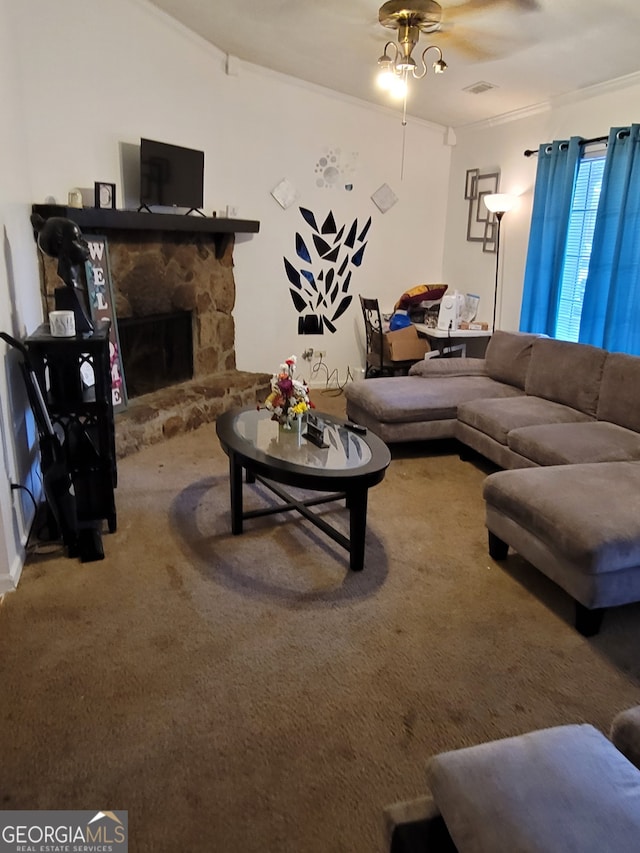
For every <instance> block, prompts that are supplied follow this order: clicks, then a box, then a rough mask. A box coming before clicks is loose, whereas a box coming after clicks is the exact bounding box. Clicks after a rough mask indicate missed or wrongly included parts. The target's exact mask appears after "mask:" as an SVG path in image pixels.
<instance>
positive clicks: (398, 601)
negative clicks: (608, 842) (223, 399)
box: [0, 393, 640, 853]
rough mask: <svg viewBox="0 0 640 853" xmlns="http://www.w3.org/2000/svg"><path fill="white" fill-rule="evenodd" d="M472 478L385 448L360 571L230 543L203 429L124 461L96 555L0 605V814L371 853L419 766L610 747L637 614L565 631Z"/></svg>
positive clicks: (280, 531) (442, 451) (166, 847)
mask: <svg viewBox="0 0 640 853" xmlns="http://www.w3.org/2000/svg"><path fill="white" fill-rule="evenodd" d="M314 397H315V399H316V400H317V402H318V406H319V408H325V409H328V410H336V409H339V408H340V407H341V406H342V405H343V398H341V397H340V398H335V397H330V398H327V399H326V400H322V395H319V394H318V393H316V394H315V395H314ZM485 475H486V471H485V470H483V468H482V467H481V466H480V465H479V464H472V463H468V462H467V463H463V462H461V461H460V460H459V458H458V456H457V455H456V454H455V448H451V447H446V446H445V447H443V446H437V447H435V446H433V445H430V446H424V447H420V448H407V449H404V450H403V451H399V450H395V451H394V459H393V462H392V464H391V467H390V469H389V471H388V473H387V477H386V479H385V480H384V481H383V483H381V484H380V485H379V486H377V487H375V488H374V489H373V490H372V491H371V492H370V498H369V528H368V539H367V555H366V567H365V570H364V572H362V573H361V574H353V573H350V572H349V571H348V568H347V555H346V553H345V552H343V551H342V550H341V549H340V548H339V547H338V546H336V545H334V544H333V543H332V542H330V540H327V539H326V538H324V537H323V536H322V534H321V533H320V532H319V531H317V530H315V528H311V527H310V526H309V525H308V524H307V523H305V522H304V521H302V520H296V518H295V517H294V516H292V515H287V516H284V515H276V516H272V517H270V518H269V517H268V518H262V519H258V520H255V521H253V522H249V523H247V530H246V532H245V534H244V535H243V536H240V537H233V536H231V534H230V532H229V503H228V478H227V460H226V457H225V456H224V454H223V453H222V452H221V450H220V448H219V446H218V442H217V439H216V435H215V429H214V427H213V425H207V426H204V427H201V428H200V429H198V430H197V431H195V432H193V433H190V434H187V435H183V436H179V437H176V438H174V439H171V440H170V441H167V442H165V443H164V444H161V445H156V446H153V447H150V448H147V449H144V450H142V451H141V452H139V453H138V454H136V455H134V456H131V457H129V458H126V459H124V460H122V461H121V462H120V463H119V487H118V490H117V504H118V530H117V532H116V533H115V534H113V535H105V536H104V547H105V552H106V559H105V560H104V561H102V562H96V563H87V564H84V565H83V564H81V563H79V562H77V561H76V560H70V559H66V558H64V557H62V556H60V555H59V554H56V553H53V554H51V553H49V554H47V553H43V554H40V555H34V556H33V557H32V558H31V560H30V562H29V564H28V565H27V566H26V568H25V571H24V573H23V578H22V581H21V583H20V586H19V589H18V591H17V592H15V593H12V594H10V595H8V596H7V597H6V598H5V600H4V603H3V605H2V607H1V608H0V638H1V643H2V663H1V664H0V683H1V685H2V692H1V697H2V698H1V700H0V755H1V758H0V796H1V797H2V803H3V808H5V809H32V808H35V809H44V808H58V809H70V808H84V809H96V810H97V809H127V810H128V812H129V827H130V835H131V844H130V849H131V850H133V851H149V853H151V851H153V853H162V851H175V852H176V853H179V852H180V853H181V851H187V850H189V851H191V850H202V851H216V853H333V851H335V853H338V851H340V853H375V852H376V851H381V850H383V849H384V846H383V837H384V836H383V821H382V810H383V807H384V806H385V805H386V804H388V803H391V802H393V801H395V800H398V799H404V798H408V797H412V796H415V795H419V794H421V793H422V791H423V767H424V764H425V761H426V759H427V757H428V756H429V755H430V754H432V753H434V752H436V751H439V750H443V749H450V748H454V747H459V746H463V745H468V744H471V743H476V742H478V741H482V740H486V739H490V738H496V737H503V736H507V735H513V734H517V733H520V732H524V731H527V730H529V729H532V728H537V727H543V726H550V725H556V724H560V723H567V722H575V721H589V722H591V723H593V724H595V725H596V726H598V727H599V728H602V729H606V728H607V727H608V725H609V723H610V721H611V719H612V717H613V715H614V714H615V713H616V712H617V711H619V710H621V709H622V708H625V707H629V706H631V705H634V704H638V703H640V658H639V656H638V648H639V647H640V606H637V605H633V606H629V607H624V608H620V609H618V610H616V611H610V612H609V613H608V614H607V615H606V617H605V622H604V626H603V629H602V632H601V634H600V635H599V636H598V637H596V638H593V639H591V640H587V639H585V638H583V637H581V636H580V635H578V634H577V633H576V632H575V631H574V629H573V628H572V627H571V619H572V612H573V611H572V607H571V603H570V601H569V600H568V598H567V597H566V596H565V595H564V594H563V593H561V592H560V591H559V590H557V589H556V588H555V587H554V586H553V585H552V584H551V583H550V582H548V581H546V580H545V579H544V578H543V577H541V576H540V575H539V574H538V573H536V572H535V570H533V569H531V568H530V567H529V566H527V565H526V564H525V563H524V562H523V561H521V560H519V559H518V558H517V557H514V556H512V557H510V558H509V560H508V562H507V564H505V565H504V566H498V565H497V564H495V563H493V562H492V561H491V560H490V559H489V558H488V556H487V549H486V531H485V529H484V525H483V503H482V500H481V484H482V480H483V478H484V476H485ZM270 499H271V498H270V497H269V496H268V495H262V494H261V490H260V489H259V487H258V488H256V489H255V491H254V492H253V494H252V496H251V497H250V498H249V499H248V500H250V501H251V502H252V503H255V504H256V505H258V504H259V502H260V501H262V500H270ZM324 512H327V513H329V514H330V516H331V518H332V519H335V520H336V521H337V522H340V521H341V520H342V519H343V518H344V512H343V511H342V510H341V509H339V508H337V507H336V506H334V505H330V506H328V507H325V508H324ZM42 550H45V549H42Z"/></svg>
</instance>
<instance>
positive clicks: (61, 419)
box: [24, 321, 118, 547]
mask: <svg viewBox="0 0 640 853" xmlns="http://www.w3.org/2000/svg"><path fill="white" fill-rule="evenodd" d="M109 325H110V324H109V321H106V322H102V323H101V324H100V325H99V326H98V327H97V328H96V329H95V330H94V331H93V332H91V333H88V334H85V335H75V336H74V337H69V338H59V337H53V336H52V335H51V333H50V330H49V324H48V323H44V324H43V325H41V326H39V327H38V329H36V331H35V332H34V333H33V334H31V335H29V336H28V337H27V338H26V339H25V341H24V345H25V347H26V348H27V350H28V352H29V360H30V363H31V365H32V367H33V369H34V371H35V374H36V376H37V379H38V384H39V385H40V388H41V390H42V394H43V397H44V400H45V403H46V406H47V409H48V411H49V417H50V418H51V422H52V424H53V427H54V430H55V432H56V433H57V434H58V437H59V438H60V440H61V442H62V446H63V449H64V453H65V458H66V462H67V466H68V469H69V473H70V475H71V479H72V482H73V487H74V492H75V498H76V507H77V515H78V525H79V526H80V527H83V526H85V527H86V526H88V525H94V526H96V527H98V526H99V523H100V522H102V521H103V520H106V522H107V525H108V529H109V532H110V533H113V532H114V531H115V530H116V526H117V517H116V505H115V495H114V489H115V488H116V486H117V477H118V475H117V464H116V447H115V426H114V419H113V405H112V400H111V371H110V364H109ZM98 535H99V533H98ZM100 547H101V546H100Z"/></svg>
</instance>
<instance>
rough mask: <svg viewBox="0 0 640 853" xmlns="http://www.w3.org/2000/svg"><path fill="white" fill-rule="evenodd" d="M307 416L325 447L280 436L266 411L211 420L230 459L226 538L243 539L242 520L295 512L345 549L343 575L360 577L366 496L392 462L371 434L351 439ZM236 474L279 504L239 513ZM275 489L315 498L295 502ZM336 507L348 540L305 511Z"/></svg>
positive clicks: (298, 434)
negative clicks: (319, 428)
mask: <svg viewBox="0 0 640 853" xmlns="http://www.w3.org/2000/svg"><path fill="white" fill-rule="evenodd" d="M314 414H315V416H316V417H317V418H319V419H321V420H322V421H323V422H324V427H325V430H324V445H325V446H324V447H318V446H317V445H315V444H314V443H312V442H311V441H309V440H308V439H307V438H305V437H304V434H303V430H297V429H295V428H294V429H293V430H291V431H287V430H283V429H282V428H281V427H280V426H279V424H278V423H277V422H276V421H273V420H271V413H270V412H269V411H267V410H265V409H261V410H258V409H231V410H230V411H228V412H225V413H224V414H222V415H220V417H219V418H218V419H217V421H216V433H217V435H218V438H219V439H220V444H221V445H222V449H223V450H224V452H225V453H226V454H227V456H228V457H229V481H230V490H231V532H232V533H234V534H236V535H237V534H240V533H242V530H243V522H244V521H245V520H246V519H249V518H257V517H259V516H263V515H274V514H276V513H281V512H288V511H290V510H295V511H297V512H299V513H300V514H301V515H303V516H304V517H305V518H306V519H308V520H309V521H310V522H311V523H312V524H314V525H315V526H316V527H318V528H319V529H320V530H322V531H323V532H324V533H326V534H327V536H330V537H331V539H333V540H334V541H335V542H337V543H338V544H339V545H341V546H342V547H343V548H346V549H347V551H348V552H349V566H350V568H351V569H352V570H353V571H354V572H359V571H361V570H362V568H363V567H364V548H365V535H366V529H367V497H368V491H369V489H370V488H371V486H375V485H376V484H377V483H380V482H381V481H382V479H383V478H384V475H385V471H386V469H387V467H388V465H389V462H390V461H391V454H390V453H389V448H388V447H387V445H386V444H385V443H384V442H383V441H382V440H381V439H379V438H378V436H376V435H374V434H373V433H372V432H365V433H364V434H361V433H358V432H354V431H353V430H352V429H350V428H348V427H346V426H345V425H344V421H340V420H338V419H336V418H334V417H332V416H331V415H324V414H322V413H314ZM243 469H244V470H245V471H246V481H247V483H252V482H255V481H256V480H258V481H259V482H260V483H262V485H263V486H265V487H266V488H267V489H269V490H270V491H271V492H273V493H274V494H275V495H277V496H278V497H279V498H280V500H281V501H283V503H282V504H278V505H277V506H270V507H265V508H264V509H256V510H250V511H247V512H244V511H243V506H242V471H243ZM277 484H283V485H286V486H294V487H297V488H301V489H308V490H310V491H315V492H321V493H322V494H321V495H320V496H315V497H311V498H305V499H303V500H300V499H298V498H296V497H294V496H293V495H290V494H289V493H288V492H286V491H285V490H284V489H282V488H280V486H279V485H277ZM325 493H330V494H325ZM342 499H344V500H345V502H346V507H347V509H348V511H349V536H348V537H347V536H345V535H344V534H343V533H341V532H340V531H339V530H336V528H334V527H332V526H331V525H330V524H328V522H327V521H325V520H324V519H323V518H321V517H320V516H319V515H317V514H316V513H314V512H312V511H311V509H310V507H312V506H317V505H318V504H323V503H328V502H329V501H335V500H342Z"/></svg>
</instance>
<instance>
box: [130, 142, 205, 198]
mask: <svg viewBox="0 0 640 853" xmlns="http://www.w3.org/2000/svg"><path fill="white" fill-rule="evenodd" d="M203 203H204V151H196V150H195V149H193V148H183V147H182V146H180V145H169V144H167V143H166V142H155V141H154V140H153V139H141V140H140V204H141V205H142V206H143V207H151V206H158V207H186V208H189V209H190V210H200V208H201V207H202V206H203Z"/></svg>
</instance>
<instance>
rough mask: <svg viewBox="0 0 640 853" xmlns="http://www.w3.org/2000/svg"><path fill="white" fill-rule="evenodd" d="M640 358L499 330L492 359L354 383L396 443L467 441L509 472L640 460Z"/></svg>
mask: <svg viewBox="0 0 640 853" xmlns="http://www.w3.org/2000/svg"><path fill="white" fill-rule="evenodd" d="M636 388H637V389H640V358H637V357H635V356H630V355H624V354H623V353H608V352H606V351H605V350H602V349H598V348H597V347H592V346H588V345H586V344H573V343H568V342H567V341H556V340H552V339H550V338H546V337H541V336H537V335H527V334H520V333H517V332H501V331H498V332H496V333H495V334H494V335H493V337H492V338H491V341H490V342H489V345H488V347H487V353H486V357H485V358H484V359H475V358H458V359H429V360H426V361H421V362H418V363H417V364H414V365H413V367H411V368H410V371H409V375H408V376H402V377H388V378H381V379H369V380H366V381H365V382H355V383H352V384H351V385H348V386H347V388H346V389H345V395H346V398H347V415H348V417H349V418H350V419H351V420H353V421H356V422H357V423H362V424H364V425H365V426H367V427H368V428H369V429H371V430H373V432H375V433H376V434H377V435H379V436H380V437H381V438H382V439H383V440H384V441H386V442H387V443H388V444H393V443H396V442H404V441H414V440H425V439H433V438H457V439H458V440H459V441H460V442H461V443H462V444H463V445H466V446H468V447H470V448H473V449H474V450H476V451H477V452H479V453H480V454H482V455H483V456H485V457H486V458H488V459H491V460H492V461H493V462H495V464H496V465H498V466H499V467H500V468H526V467H532V466H536V465H561V464H575V463H578V462H612V461H622V460H625V461H629V460H640V397H636V396H635V393H634V392H635V389H636Z"/></svg>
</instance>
